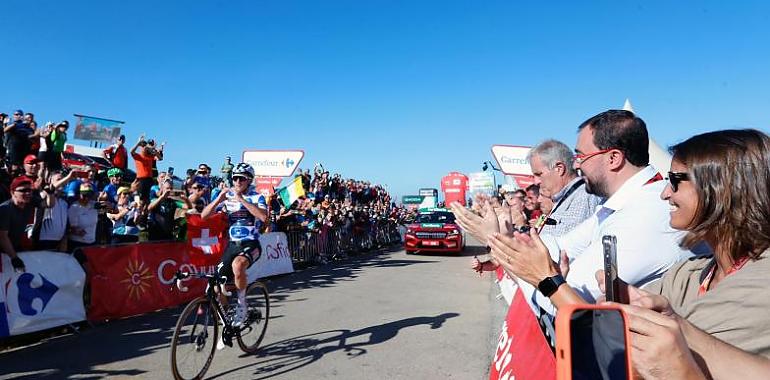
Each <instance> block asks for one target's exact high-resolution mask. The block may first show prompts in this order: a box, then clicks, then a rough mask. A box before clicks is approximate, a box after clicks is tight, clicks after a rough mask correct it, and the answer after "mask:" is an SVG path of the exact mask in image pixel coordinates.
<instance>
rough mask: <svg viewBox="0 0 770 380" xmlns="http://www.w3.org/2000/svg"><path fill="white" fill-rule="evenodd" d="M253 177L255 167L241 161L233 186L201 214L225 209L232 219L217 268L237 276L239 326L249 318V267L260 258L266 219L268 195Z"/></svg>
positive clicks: (235, 318)
mask: <svg viewBox="0 0 770 380" xmlns="http://www.w3.org/2000/svg"><path fill="white" fill-rule="evenodd" d="M253 181H254V169H253V168H252V167H251V165H249V164H246V163H239V164H238V165H236V166H235V168H234V169H233V187H232V188H230V189H228V188H223V189H222V191H221V192H220V193H219V195H217V197H216V198H215V199H214V200H213V201H212V202H211V203H210V204H209V205H208V206H206V208H204V209H203V212H202V213H201V218H203V219H206V218H207V217H208V216H209V215H212V213H214V212H215V210H216V211H217V212H222V213H225V214H226V215H227V217H228V219H229V222H230V227H229V229H228V233H229V235H230V241H229V242H228V243H227V248H226V249H225V252H224V254H222V262H221V263H220V264H219V266H218V268H217V269H218V271H219V273H220V274H222V275H223V276H227V277H228V278H229V279H234V280H235V287H236V288H237V289H238V307H237V308H236V310H235V317H234V319H233V325H234V326H236V327H237V326H240V325H241V324H243V321H244V320H245V319H246V310H247V309H246V306H247V305H246V286H247V285H248V281H247V278H246V269H248V268H249V267H250V266H251V265H252V264H253V263H254V262H255V261H257V259H258V258H259V256H260V254H261V252H262V247H261V245H260V244H259V229H260V227H261V226H262V223H264V222H265V220H266V219H267V203H266V201H265V197H264V196H263V195H261V194H259V193H257V192H256V190H255V189H254V187H253V186H251V183H252V182H253Z"/></svg>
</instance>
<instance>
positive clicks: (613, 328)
mask: <svg viewBox="0 0 770 380" xmlns="http://www.w3.org/2000/svg"><path fill="white" fill-rule="evenodd" d="M625 337H626V335H625V324H624V323H623V316H622V315H621V314H620V311H618V310H578V311H575V312H574V313H573V314H572V319H571V321H570V341H571V346H572V347H571V352H572V358H571V359H572V360H571V362H572V379H576V380H577V379H603V380H621V379H622V380H625V379H628V373H627V372H626V355H627V352H626V340H625Z"/></svg>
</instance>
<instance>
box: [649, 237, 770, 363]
mask: <svg viewBox="0 0 770 380" xmlns="http://www.w3.org/2000/svg"><path fill="white" fill-rule="evenodd" d="M712 257H713V256H707V257H702V258H693V259H691V260H688V261H684V262H681V263H679V264H676V265H674V266H673V267H671V269H669V270H668V272H666V274H664V275H663V278H662V280H661V281H659V282H658V283H656V284H651V286H649V287H648V288H647V289H645V290H647V291H650V292H653V293H658V294H661V295H663V296H665V297H666V298H668V299H669V301H670V302H671V306H672V307H673V308H674V311H676V313H677V314H679V315H680V316H682V317H684V318H685V319H687V320H688V321H689V322H690V323H692V324H693V325H695V326H697V327H698V328H699V329H701V330H703V331H705V332H707V333H708V334H710V335H711V336H713V337H715V338H718V339H720V340H722V341H724V342H726V343H729V344H731V345H733V346H736V347H738V348H740V349H743V350H745V351H747V352H751V353H755V354H760V355H762V356H765V357H770V250H767V251H765V252H764V253H762V255H761V256H760V258H759V260H757V261H749V262H747V263H746V265H745V266H744V267H743V268H741V269H740V270H739V271H737V272H735V273H733V274H731V275H729V276H727V277H726V278H724V279H723V280H722V281H721V282H720V283H719V284H718V285H717V286H716V287H715V288H713V289H711V290H709V291H708V292H707V293H706V294H705V295H703V296H702V297H698V288H699V286H700V283H701V279H702V278H704V277H705V275H706V274H705V273H704V269H705V268H706V267H708V265H709V263H710V262H711V261H712Z"/></svg>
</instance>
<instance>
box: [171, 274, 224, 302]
mask: <svg viewBox="0 0 770 380" xmlns="http://www.w3.org/2000/svg"><path fill="white" fill-rule="evenodd" d="M174 277H176V288H177V289H179V290H180V291H182V292H186V291H188V290H189V288H188V287H186V286H183V285H182V280H185V279H187V278H190V277H194V278H205V279H208V280H209V281H211V280H214V282H215V283H216V284H217V285H223V284H226V283H227V277H226V276H217V275H216V274H206V273H189V272H182V271H179V270H178V271H176V274H175V275H174ZM221 291H222V294H224V295H225V296H228V297H229V296H230V295H231V294H232V293H231V292H228V291H227V290H225V289H224V288H223V287H222V288H221Z"/></svg>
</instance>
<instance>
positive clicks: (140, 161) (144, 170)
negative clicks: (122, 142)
mask: <svg viewBox="0 0 770 380" xmlns="http://www.w3.org/2000/svg"><path fill="white" fill-rule="evenodd" d="M131 157H133V158H134V163H135V164H136V178H152V163H153V161H155V156H145V155H144V153H141V154H140V153H131Z"/></svg>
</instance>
